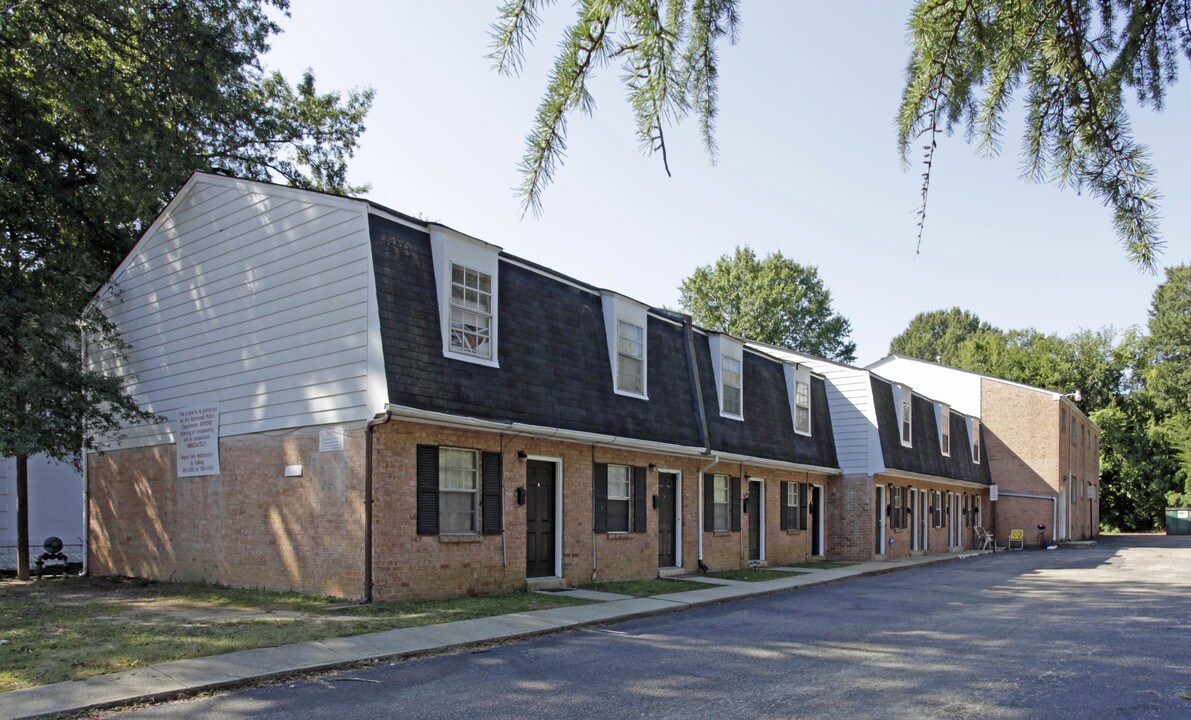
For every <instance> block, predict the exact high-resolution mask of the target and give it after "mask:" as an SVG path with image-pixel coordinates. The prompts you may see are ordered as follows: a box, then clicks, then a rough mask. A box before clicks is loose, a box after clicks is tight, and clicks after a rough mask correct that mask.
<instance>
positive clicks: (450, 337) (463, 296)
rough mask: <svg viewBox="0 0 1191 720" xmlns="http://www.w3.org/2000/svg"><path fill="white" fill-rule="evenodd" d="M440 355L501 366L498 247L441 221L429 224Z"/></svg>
mask: <svg viewBox="0 0 1191 720" xmlns="http://www.w3.org/2000/svg"><path fill="white" fill-rule="evenodd" d="M430 249H431V252H432V253H433V254H434V282H435V285H436V287H437V288H438V317H439V321H440V323H441V325H442V352H443V355H445V356H446V357H449V358H453V359H455V360H463V361H465V362H471V363H477V364H479V365H488V366H490V367H500V363H499V357H500V355H499V354H498V352H497V348H498V340H499V338H498V332H497V329H498V328H497V325H498V322H497V321H498V318H499V317H500V315H499V312H498V307H497V306H498V304H499V295H500V293H499V292H498V290H499V288H498V286H497V283H498V282H499V280H500V248H499V247H497V246H496V245H491V244H489V243H486V242H484V241H482V240H477V239H475V238H473V237H468V236H467V235H464V234H463V233H459V232H456V231H454V230H452V229H450V228H448V227H444V226H442V225H431V226H430Z"/></svg>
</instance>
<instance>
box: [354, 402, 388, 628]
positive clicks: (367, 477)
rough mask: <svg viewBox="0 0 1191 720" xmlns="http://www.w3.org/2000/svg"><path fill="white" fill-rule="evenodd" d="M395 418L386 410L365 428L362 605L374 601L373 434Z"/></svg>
mask: <svg viewBox="0 0 1191 720" xmlns="http://www.w3.org/2000/svg"><path fill="white" fill-rule="evenodd" d="M392 419H393V415H392V413H390V412H388V411H385V412H384V413H382V414H380V415H377V416H376V417H374V418H372V419H371V420H369V421H368V425H367V426H366V427H365V429H364V595H363V597H362V598H360V604H361V605H367V604H369V603H371V602H372V445H373V443H372V435H373V430H374V429H375V428H377V427H378V426H380V425H384V424H385V423H387V422H389V421H390V420H392Z"/></svg>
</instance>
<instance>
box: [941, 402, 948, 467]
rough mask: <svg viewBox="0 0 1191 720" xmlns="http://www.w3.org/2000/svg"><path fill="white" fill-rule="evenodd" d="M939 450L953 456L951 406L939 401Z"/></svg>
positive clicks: (945, 454)
mask: <svg viewBox="0 0 1191 720" xmlns="http://www.w3.org/2000/svg"><path fill="white" fill-rule="evenodd" d="M939 451H940V452H942V453H943V455H944V456H946V457H951V408H950V407H948V406H947V405H946V404H944V403H939Z"/></svg>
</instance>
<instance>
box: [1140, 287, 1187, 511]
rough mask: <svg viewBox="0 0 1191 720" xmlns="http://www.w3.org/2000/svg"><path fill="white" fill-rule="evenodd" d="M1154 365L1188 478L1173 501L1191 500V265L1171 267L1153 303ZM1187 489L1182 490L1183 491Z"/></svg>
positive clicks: (1162, 408) (1162, 421)
mask: <svg viewBox="0 0 1191 720" xmlns="http://www.w3.org/2000/svg"><path fill="white" fill-rule="evenodd" d="M1149 328H1150V337H1149V347H1150V351H1151V353H1152V354H1153V365H1152V367H1151V368H1150V370H1149V372H1148V373H1147V374H1146V384H1147V386H1148V387H1149V389H1150V391H1151V392H1152V393H1153V395H1154V400H1155V404H1156V406H1157V410H1158V415H1159V420H1158V426H1159V427H1158V430H1159V432H1160V433H1161V435H1162V437H1163V438H1164V439H1165V441H1166V442H1167V443H1168V444H1169V445H1171V446H1172V447H1175V448H1177V449H1178V454H1179V460H1180V463H1179V465H1180V470H1181V475H1182V481H1181V482H1180V483H1179V487H1178V488H1172V490H1171V494H1170V497H1169V498H1168V501H1169V502H1170V504H1172V505H1180V506H1188V505H1191V265H1179V266H1177V267H1172V268H1167V270H1166V280H1165V281H1163V282H1162V284H1160V285H1159V286H1158V288H1157V289H1156V290H1155V291H1154V300H1153V303H1152V304H1151V305H1150V322H1149ZM1179 490H1181V493H1180V492H1178V491H1179Z"/></svg>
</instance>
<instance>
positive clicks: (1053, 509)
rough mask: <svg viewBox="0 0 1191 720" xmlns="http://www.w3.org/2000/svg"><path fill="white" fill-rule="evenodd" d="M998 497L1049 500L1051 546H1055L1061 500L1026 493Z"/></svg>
mask: <svg viewBox="0 0 1191 720" xmlns="http://www.w3.org/2000/svg"><path fill="white" fill-rule="evenodd" d="M997 495H1000V496H1001V497H1015V498H1029V499H1032V500H1049V501H1050V544H1051V545H1054V544H1055V542H1056V537H1057V534H1056V530H1057V528H1056V527H1055V526H1056V525H1057V524H1058V522H1059V499H1058V498H1057V497H1055V496H1054V495H1027V494H1025V493H1007V492H998V493H997Z"/></svg>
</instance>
